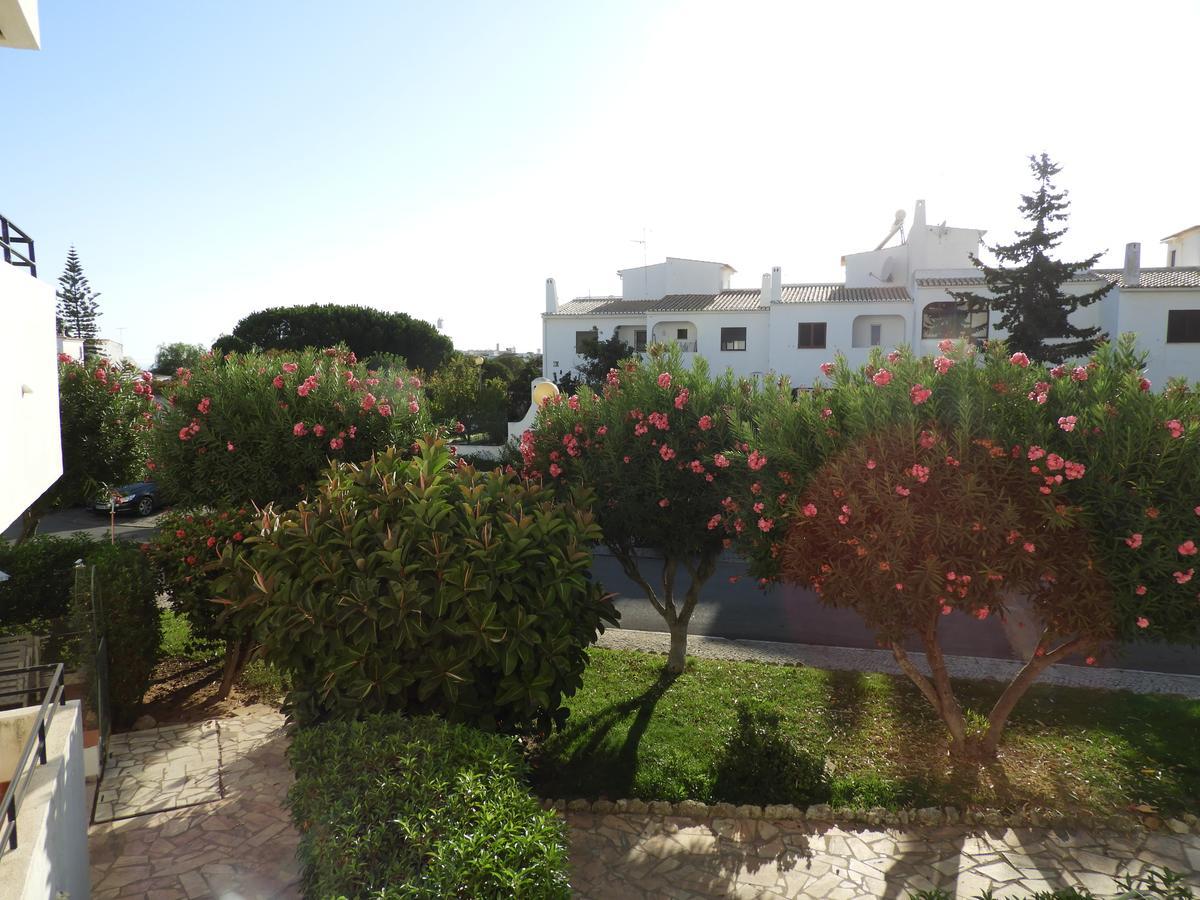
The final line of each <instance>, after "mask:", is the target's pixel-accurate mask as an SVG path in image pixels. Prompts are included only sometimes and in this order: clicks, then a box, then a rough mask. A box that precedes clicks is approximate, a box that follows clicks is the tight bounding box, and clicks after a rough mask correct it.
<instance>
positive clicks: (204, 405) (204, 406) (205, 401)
mask: <svg viewBox="0 0 1200 900" xmlns="http://www.w3.org/2000/svg"><path fill="white" fill-rule="evenodd" d="M211 408H212V400H211V399H209V398H208V397H203V398H202V399H201V400H200V402H199V403H197V404H196V409H197V410H198V411H200V412H201V413H207V412H208V411H209V409H211Z"/></svg>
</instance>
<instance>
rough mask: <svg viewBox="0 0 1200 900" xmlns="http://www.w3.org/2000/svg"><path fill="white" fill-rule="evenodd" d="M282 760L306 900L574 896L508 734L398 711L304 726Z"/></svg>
mask: <svg viewBox="0 0 1200 900" xmlns="http://www.w3.org/2000/svg"><path fill="white" fill-rule="evenodd" d="M289 756H290V760H291V765H292V768H293V770H294V771H295V774H296V782H295V784H294V785H293V786H292V788H291V790H290V791H289V793H288V804H289V806H290V807H291V810H292V817H293V819H294V820H295V822H296V826H297V828H298V829H299V830H300V832H301V839H300V847H299V850H298V851H297V852H298V856H299V858H300V861H301V865H302V867H303V872H304V892H305V896H307V897H322V898H324V897H372V898H381V900H382V898H388V900H392V898H400V897H404V898H410V897H473V898H474V897H506V898H507V897H522V898H542V897H547V898H549V897H553V898H567V897H569V896H570V885H569V883H568V880H567V847H566V834H565V829H564V827H563V823H562V821H561V819H559V818H558V817H557V816H556V815H555V814H554V813H553V812H551V811H548V810H543V809H542V808H541V806H540V804H539V803H538V801H537V800H535V799H534V797H533V796H532V795H531V794H530V793H529V790H528V789H527V787H526V783H525V775H526V770H525V764H524V762H523V761H522V758H521V755H520V753H519V751H518V748H517V746H516V744H515V742H514V741H513V740H512V739H511V738H506V737H502V736H500V735H495V734H485V733H483V732H480V731H476V730H475V729H473V728H470V727H467V726H465V725H454V724H450V723H447V722H445V721H442V720H440V719H436V718H432V717H421V718H415V719H409V718H404V717H403V716H400V715H397V714H394V713H393V714H385V715H378V716H372V717H370V718H368V719H366V720H363V721H359V722H332V723H328V724H325V725H320V726H316V727H313V728H308V729H301V730H300V731H299V732H298V733H297V734H296V737H295V739H294V740H293V742H292V746H291V749H290V751H289Z"/></svg>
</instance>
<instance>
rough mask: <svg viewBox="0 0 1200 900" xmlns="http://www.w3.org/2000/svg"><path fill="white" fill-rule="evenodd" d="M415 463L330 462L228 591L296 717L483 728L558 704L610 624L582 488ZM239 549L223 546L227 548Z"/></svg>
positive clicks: (395, 458) (432, 445) (433, 455)
mask: <svg viewBox="0 0 1200 900" xmlns="http://www.w3.org/2000/svg"><path fill="white" fill-rule="evenodd" d="M418 447H419V452H418V454H417V455H416V456H415V457H414V458H412V459H405V458H403V457H401V456H400V455H399V454H398V453H395V452H393V451H390V450H389V451H386V452H384V453H380V454H378V455H377V456H376V457H375V458H374V459H373V460H371V461H368V462H366V463H363V464H361V465H356V466H352V465H347V464H339V465H337V466H335V467H334V468H332V469H331V470H330V471H329V472H328V473H327V474H326V479H325V482H324V483H323V484H322V485H321V487H320V489H319V491H318V492H317V493H316V494H315V496H314V497H313V499H311V500H309V501H305V502H301V503H300V504H299V506H298V507H297V508H296V509H294V510H289V511H287V512H284V513H281V514H274V515H273V516H272V517H271V519H270V521H269V523H268V528H267V529H266V531H265V533H264V535H263V536H262V537H254V538H248V540H247V543H248V544H250V545H251V551H250V554H249V557H248V559H245V560H244V563H245V564H244V565H241V566H232V570H233V574H232V575H231V576H230V579H229V582H228V584H227V585H226V590H227V593H228V594H229V595H230V596H231V597H235V598H237V599H238V600H239V606H238V610H239V618H240V619H241V620H242V621H246V622H250V623H252V627H253V629H254V633H255V635H256V636H257V638H258V639H259V640H260V641H261V642H262V646H263V651H264V655H265V657H266V659H267V660H268V661H270V662H272V663H273V664H274V665H275V666H276V667H277V668H278V669H279V670H280V671H281V672H283V673H284V674H285V675H286V676H287V677H288V679H289V680H290V682H291V683H292V685H293V689H292V691H291V693H290V694H289V697H288V703H289V706H290V708H291V710H292V711H293V713H294V714H295V715H296V716H297V717H298V718H299V719H300V720H301V721H313V720H319V719H322V718H326V717H334V718H345V717H350V718H353V717H356V716H361V715H363V714H367V713H372V712H387V711H393V710H403V711H407V712H435V713H438V714H440V715H443V716H445V717H446V718H449V719H452V720H457V721H465V722H469V723H470V724H473V725H477V726H479V727H482V728H484V729H487V730H493V729H501V730H508V729H514V728H519V727H522V726H526V725H530V724H536V725H537V726H538V727H540V728H543V729H546V728H549V727H550V726H551V725H552V724H555V723H561V722H562V720H563V718H564V717H565V713H564V712H563V708H562V701H563V698H564V697H568V696H570V695H571V694H572V693H573V692H574V691H575V690H576V689H577V688H578V687H579V684H580V681H581V678H582V675H583V669H584V666H585V664H586V661H587V657H586V652H585V651H586V648H587V647H588V646H589V645H590V644H592V643H594V642H595V640H596V637H597V633H598V632H599V631H601V630H603V627H604V625H605V623H612V622H615V621H616V615H615V613H614V611H613V610H612V607H611V605H610V603H609V600H608V598H607V597H606V596H604V595H603V594H602V592H601V590H600V588H599V586H598V585H596V584H595V583H594V582H593V581H591V579H590V575H589V567H590V565H591V552H590V549H589V546H588V545H589V544H590V543H591V542H592V541H594V540H596V539H597V538H598V537H599V531H598V529H597V528H596V526H595V524H594V522H593V519H592V515H591V513H590V512H589V511H588V509H587V503H588V500H589V499H590V498H588V497H587V496H585V495H583V494H582V493H581V494H580V496H579V497H578V498H576V499H577V500H578V504H577V503H576V502H575V500H573V499H572V498H563V502H559V500H558V499H557V498H556V497H555V496H554V494H553V493H552V492H551V491H549V490H547V489H545V488H542V487H541V486H539V485H537V484H535V483H525V482H522V481H521V480H519V479H518V478H517V477H516V476H515V475H514V474H506V473H505V472H502V471H501V470H498V469H497V470H495V471H491V472H479V471H476V470H475V469H474V468H472V467H470V466H468V465H466V464H464V463H459V464H457V465H456V464H454V462H453V457H452V456H451V455H450V453H449V451H448V450H447V448H446V446H445V444H444V443H443V442H442V441H440V440H428V441H421V442H419V444H418ZM233 553H234V549H233V548H227V549H226V555H227V556H231V555H232V554H233Z"/></svg>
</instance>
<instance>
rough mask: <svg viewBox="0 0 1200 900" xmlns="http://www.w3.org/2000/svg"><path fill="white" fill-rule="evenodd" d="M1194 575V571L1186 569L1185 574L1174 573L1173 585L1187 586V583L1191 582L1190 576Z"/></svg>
mask: <svg viewBox="0 0 1200 900" xmlns="http://www.w3.org/2000/svg"><path fill="white" fill-rule="evenodd" d="M1195 573H1196V570H1195V569H1188V570H1187V571H1186V572H1176V573H1175V583H1176V584H1187V583H1188V582H1189V581H1191V580H1192V576H1193V575H1194V574H1195Z"/></svg>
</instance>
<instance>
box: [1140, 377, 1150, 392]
mask: <svg viewBox="0 0 1200 900" xmlns="http://www.w3.org/2000/svg"><path fill="white" fill-rule="evenodd" d="M1138 387H1139V388H1141V389H1142V390H1143V391H1148V390H1150V379H1149V378H1145V377H1143V378H1139V379H1138Z"/></svg>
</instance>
